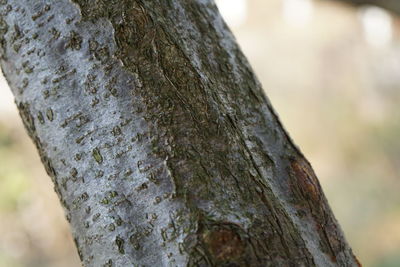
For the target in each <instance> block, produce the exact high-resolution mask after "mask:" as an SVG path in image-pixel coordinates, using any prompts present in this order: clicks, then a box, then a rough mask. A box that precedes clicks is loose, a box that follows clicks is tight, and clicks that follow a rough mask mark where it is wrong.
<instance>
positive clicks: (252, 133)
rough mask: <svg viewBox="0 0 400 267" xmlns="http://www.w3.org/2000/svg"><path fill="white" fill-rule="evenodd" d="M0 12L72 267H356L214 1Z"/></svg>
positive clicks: (21, 104) (35, 5)
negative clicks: (63, 221) (76, 266)
mask: <svg viewBox="0 0 400 267" xmlns="http://www.w3.org/2000/svg"><path fill="white" fill-rule="evenodd" d="M0 8H1V19H0V33H1V35H0V40H1V50H2V51H1V55H2V58H1V65H2V69H3V72H4V74H5V77H6V78H7V80H8V83H9V85H10V87H11V89H12V91H13V93H14V95H15V100H16V104H17V106H18V109H19V112H20V115H21V118H22V120H23V122H24V125H25V127H26V129H27V131H28V133H29V135H30V137H31V138H32V140H33V141H34V143H35V144H36V146H37V149H38V151H39V153H40V156H41V159H42V162H43V164H44V166H45V168H46V170H47V173H48V174H49V175H50V176H51V178H52V180H53V182H54V188H55V191H56V192H57V194H58V196H59V198H60V200H61V203H62V205H63V207H64V208H65V212H66V217H67V220H68V221H69V223H70V225H71V229H72V232H73V236H74V238H75V241H76V246H77V248H78V252H79V255H80V257H81V260H82V263H83V265H85V266H356V265H357V264H358V263H357V260H356V258H355V257H354V255H353V254H352V251H351V249H350V247H349V246H348V244H347V243H346V241H345V238H344V236H343V233H342V231H341V230H340V227H339V225H338V224H337V222H336V220H335V219H334V216H333V214H332V212H331V210H330V208H329V206H328V204H327V201H326V199H325V196H324V194H323V192H322V190H321V187H320V184H319V182H318V180H317V178H316V176H315V174H314V172H313V170H312V168H311V166H310V164H309V163H308V162H307V161H306V159H305V158H304V157H303V155H302V154H301V152H300V151H299V150H298V149H297V148H296V146H295V145H293V143H292V141H291V140H290V138H289V137H288V135H287V134H286V132H285V130H284V129H283V127H282V125H281V123H280V122H279V120H278V118H277V116H276V114H275V113H274V111H273V109H272V107H271V105H270V104H269V101H268V99H267V98H266V96H265V95H264V94H263V91H262V88H261V86H260V84H259V82H258V80H257V78H256V77H255V76H254V73H253V71H252V70H251V68H250V66H249V65H248V63H247V60H246V59H245V57H244V56H243V54H242V52H241V51H240V49H239V47H238V45H237V44H236V42H235V40H234V37H233V36H232V34H231V33H230V31H229V29H228V28H227V26H226V25H225V23H224V22H223V20H222V19H221V17H220V15H219V13H218V10H217V8H216V6H215V4H214V3H213V1H211V0H193V1H186V0H169V1H139V0H137V1H136V0H118V1H117V0H74V1H71V0H57V1H56V0H43V1H29V0H8V1H7V0H1V1H0ZM299 119H304V120H305V119H307V118H299Z"/></svg>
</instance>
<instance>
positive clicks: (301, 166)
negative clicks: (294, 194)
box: [290, 159, 321, 202]
mask: <svg viewBox="0 0 400 267" xmlns="http://www.w3.org/2000/svg"><path fill="white" fill-rule="evenodd" d="M290 166H291V169H292V171H293V174H294V176H295V178H296V179H297V185H298V186H299V187H300V189H301V191H302V194H303V196H304V198H306V200H311V201H313V202H314V201H319V200H320V198H321V189H320V186H319V183H318V180H317V177H316V176H315V174H314V171H313V170H312V168H311V167H310V166H309V165H308V164H306V162H305V161H304V160H303V159H299V160H293V161H291V163H290Z"/></svg>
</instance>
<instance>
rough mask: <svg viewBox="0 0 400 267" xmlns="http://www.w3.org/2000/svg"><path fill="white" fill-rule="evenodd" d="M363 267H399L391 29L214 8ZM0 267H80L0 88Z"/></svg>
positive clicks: (326, 16)
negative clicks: (311, 171) (312, 173)
mask: <svg viewBox="0 0 400 267" xmlns="http://www.w3.org/2000/svg"><path fill="white" fill-rule="evenodd" d="M217 3H218V5H219V8H220V10H221V12H222V14H223V16H224V17H225V19H226V20H227V22H228V24H229V25H230V26H231V28H232V31H233V32H234V34H235V35H236V37H237V40H238V42H239V43H240V45H241V47H242V49H243V50H244V52H245V54H246V55H247V56H248V58H249V60H250V62H251V64H252V66H253V68H254V69H255V72H256V73H257V75H258V77H259V78H260V80H261V81H262V83H263V85H264V88H265V91H266V93H267V95H268V96H269V98H270V100H271V101H272V103H273V105H274V107H275V109H276V110H277V112H278V113H279V116H280V118H281V120H282V121H283V124H284V125H285V127H286V129H287V130H288V132H289V133H290V135H291V136H292V138H293V139H294V140H295V142H296V143H297V144H298V145H299V147H300V148H301V150H302V151H303V152H304V154H305V155H306V157H307V158H308V159H309V161H310V162H311V163H312V165H313V167H314V169H315V171H316V173H317V175H318V177H319V179H320V181H321V183H322V186H323V188H324V191H325V193H326V195H327V198H328V200H329V202H330V204H331V206H332V208H333V211H334V213H335V215H336V217H337V219H338V220H339V222H340V224H341V226H342V228H343V230H344V232H345V234H346V237H347V239H348V241H349V243H350V244H351V246H352V248H353V250H354V253H355V254H356V255H357V257H358V258H359V260H360V261H361V263H363V265H364V266H385V267H388V266H393V267H394V266H396V267H397V266H400V192H399V191H400V142H399V134H400V108H399V105H400V20H399V18H397V17H396V16H392V15H390V14H389V13H387V12H386V11H384V10H382V9H379V8H377V7H372V6H363V7H361V8H354V7H350V6H347V5H345V4H341V3H337V2H335V1H318V0H315V1H312V0H268V1H265V0H219V1H217ZM0 266H1V267H3V266H4V267H5V266H15V267H19V266H34V267H35V266H54V267H64V266H65V267H66V266H80V263H79V259H78V256H77V254H76V251H75V248H74V246H73V242H72V238H71V236H70V233H69V228H68V225H67V223H66V220H65V219H64V214H63V211H62V209H61V206H60V205H59V202H58V199H57V197H56V194H55V193H54V190H53V186H52V184H51V181H50V179H49V178H48V177H47V175H46V174H45V172H44V168H43V167H42V165H41V164H40V161H39V157H38V155H37V153H36V151H35V149H34V146H33V145H32V143H31V141H30V140H29V139H28V136H27V135H26V134H25V131H24V129H23V126H22V124H21V121H20V119H19V117H18V114H17V111H16V108H15V107H14V103H13V97H12V95H11V93H10V91H9V89H8V87H7V84H6V82H5V81H4V78H3V77H1V79H0Z"/></svg>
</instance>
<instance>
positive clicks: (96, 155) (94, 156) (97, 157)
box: [92, 147, 103, 164]
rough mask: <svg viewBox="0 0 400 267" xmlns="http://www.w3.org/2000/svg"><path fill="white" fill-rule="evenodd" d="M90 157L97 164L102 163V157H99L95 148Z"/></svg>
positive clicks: (98, 152)
mask: <svg viewBox="0 0 400 267" xmlns="http://www.w3.org/2000/svg"><path fill="white" fill-rule="evenodd" d="M92 156H93V158H94V159H95V160H96V161H97V163H99V164H101V163H103V156H102V155H101V153H100V150H99V149H98V148H97V147H96V148H95V149H93V151H92Z"/></svg>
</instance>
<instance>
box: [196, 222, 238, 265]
mask: <svg viewBox="0 0 400 267" xmlns="http://www.w3.org/2000/svg"><path fill="white" fill-rule="evenodd" d="M203 239H204V243H205V244H206V246H207V248H208V250H209V252H210V254H211V256H212V257H213V258H214V259H215V260H217V261H228V260H235V259H238V258H240V256H241V255H242V254H243V252H244V250H245V245H244V243H243V241H242V240H241V238H240V236H239V235H238V234H237V233H236V232H235V231H233V230H231V229H215V230H212V231H210V232H206V233H205V234H204V235H203Z"/></svg>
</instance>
